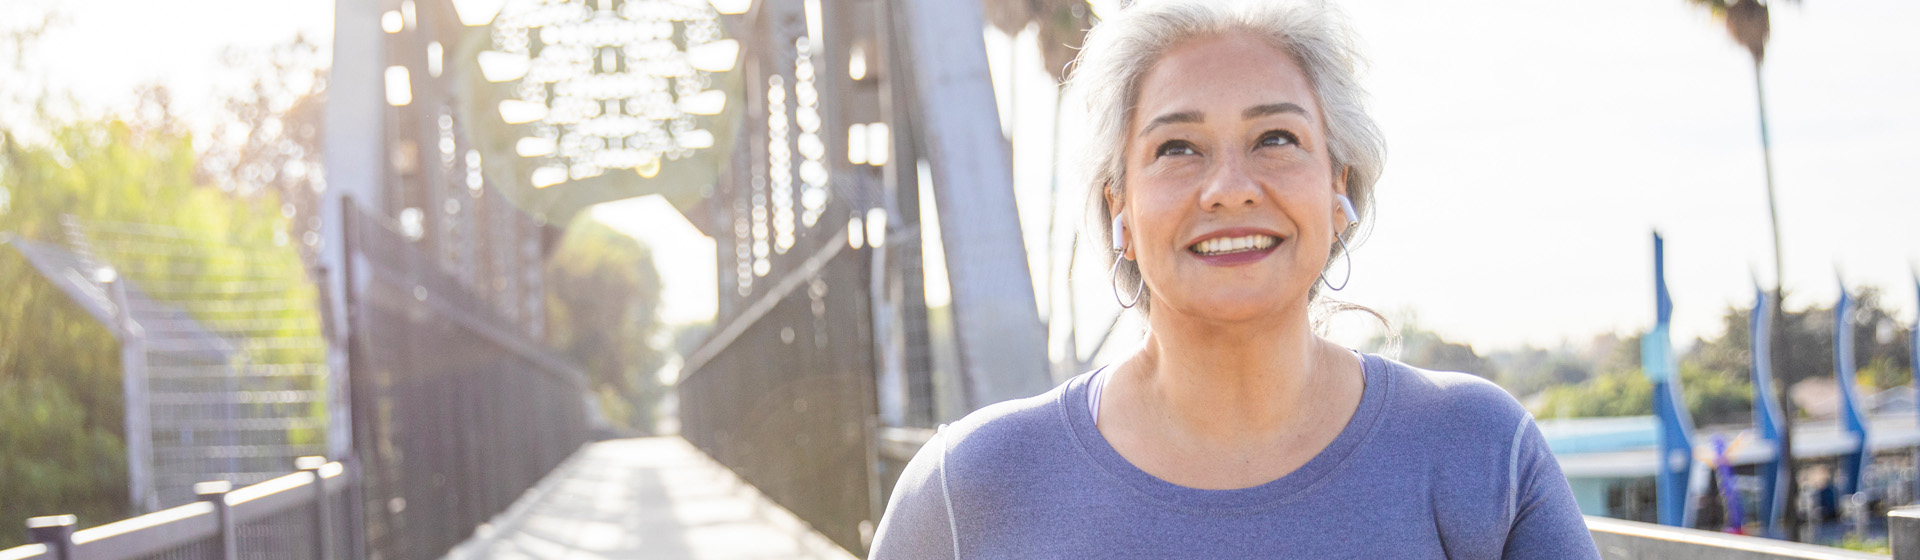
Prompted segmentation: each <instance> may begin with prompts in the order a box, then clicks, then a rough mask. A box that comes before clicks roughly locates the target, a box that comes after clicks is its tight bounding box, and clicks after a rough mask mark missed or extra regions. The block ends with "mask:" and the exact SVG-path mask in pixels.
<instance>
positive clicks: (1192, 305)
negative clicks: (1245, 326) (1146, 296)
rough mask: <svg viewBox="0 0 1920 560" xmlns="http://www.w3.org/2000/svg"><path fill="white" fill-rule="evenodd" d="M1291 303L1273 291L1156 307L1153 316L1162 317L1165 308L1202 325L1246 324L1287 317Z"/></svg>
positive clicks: (1219, 296)
mask: <svg viewBox="0 0 1920 560" xmlns="http://www.w3.org/2000/svg"><path fill="white" fill-rule="evenodd" d="M1154 303H1156V304H1159V303H1160V302H1158V301H1156V302H1154ZM1292 303H1293V302H1290V301H1288V298H1284V297H1281V296H1280V294H1279V293H1278V291H1273V290H1267V291H1260V292H1255V293H1240V294H1226V293H1215V294H1209V295H1208V296H1207V297H1205V298H1200V299H1193V300H1188V301H1180V302H1168V304H1167V305H1165V306H1161V305H1155V306H1154V307H1155V308H1154V313H1156V314H1158V313H1160V310H1161V308H1163V307H1164V308H1167V309H1168V310H1169V311H1171V312H1174V313H1178V314H1180V315H1184V316H1186V317H1189V318H1192V319H1197V320H1200V321H1205V322H1217V323H1244V322H1249V321H1258V320H1261V319H1272V318H1275V317H1277V316H1279V315H1281V314H1282V313H1284V312H1285V310H1286V309H1287V307H1288V306H1289V305H1292Z"/></svg>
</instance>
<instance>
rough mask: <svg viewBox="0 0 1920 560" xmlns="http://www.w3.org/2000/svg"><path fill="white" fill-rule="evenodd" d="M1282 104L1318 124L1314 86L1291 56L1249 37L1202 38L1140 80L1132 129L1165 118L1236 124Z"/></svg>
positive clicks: (1167, 56)
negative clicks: (1261, 108) (1302, 111)
mask: <svg viewBox="0 0 1920 560" xmlns="http://www.w3.org/2000/svg"><path fill="white" fill-rule="evenodd" d="M1280 104H1291V105H1293V106H1296V107H1299V108H1301V109H1303V110H1304V114H1303V116H1305V117H1307V118H1308V120H1313V121H1318V120H1320V119H1319V118H1318V117H1319V113H1320V107H1319V103H1317V102H1316V100H1315V99H1314V95H1313V87H1312V82H1311V80H1309V79H1308V78H1307V75H1306V72H1304V71H1302V70H1301V68H1300V65H1299V63H1298V62H1297V61H1295V60H1294V59H1293V57H1292V56H1291V55H1289V54H1288V53H1287V52H1286V51H1285V50H1282V49H1280V48H1279V47H1276V46H1273V45H1272V44H1271V43H1269V42H1267V41H1264V40H1261V39H1260V38H1259V37H1257V36H1254V35H1251V34H1247V33H1233V34H1227V35H1218V36H1210V37H1200V38H1194V39H1188V40H1185V41H1182V42H1180V43H1177V44H1175V45H1174V46H1173V48H1171V49H1168V50H1167V52H1166V53H1165V54H1163V55H1161V57H1160V59H1159V60H1157V61H1155V62H1154V65H1153V67H1152V68H1150V69H1149V70H1148V71H1147V73H1146V75H1145V76H1143V77H1142V79H1141V81H1140V95H1139V98H1138V101H1137V103H1136V104H1135V110H1134V115H1133V118H1132V119H1131V120H1132V121H1133V126H1131V127H1129V128H1131V129H1134V130H1139V129H1141V128H1142V127H1145V126H1147V125H1148V124H1149V123H1150V122H1152V120H1153V119H1155V118H1157V117H1159V116H1161V115H1166V114H1183V115H1194V114H1197V116H1199V117H1200V120H1207V119H1230V120H1233V121H1238V120H1241V119H1242V118H1243V116H1264V115H1265V114H1272V113H1273V112H1272V111H1264V112H1263V111H1258V108H1260V107H1271V106H1275V105H1280ZM1254 113H1263V114H1260V115H1254ZM1183 120H1191V119H1183Z"/></svg>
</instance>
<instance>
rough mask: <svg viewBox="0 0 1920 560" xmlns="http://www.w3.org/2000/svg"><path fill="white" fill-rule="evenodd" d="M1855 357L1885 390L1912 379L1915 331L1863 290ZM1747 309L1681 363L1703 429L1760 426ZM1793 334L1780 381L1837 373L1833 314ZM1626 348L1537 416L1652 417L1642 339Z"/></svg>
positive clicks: (1805, 320)
mask: <svg viewBox="0 0 1920 560" xmlns="http://www.w3.org/2000/svg"><path fill="white" fill-rule="evenodd" d="M1855 300H1856V302H1857V304H1856V307H1855V312H1854V324H1853V325H1852V326H1851V328H1853V329H1854V344H1855V347H1854V356H1855V360H1856V361H1857V362H1858V364H1859V365H1858V368H1857V370H1856V372H1855V373H1856V374H1857V377H1856V380H1857V381H1858V382H1859V383H1861V384H1862V385H1864V386H1866V387H1868V388H1871V389H1875V390H1883V389H1888V388H1892V387H1897V386H1900V385H1906V384H1908V383H1911V382H1912V381H1913V375H1912V370H1911V368H1910V367H1909V366H1908V365H1906V364H1910V363H1912V362H1911V361H1909V360H1910V358H1909V354H1908V353H1909V352H1911V351H1912V350H1911V349H1910V348H1908V345H1907V344H1905V342H1904V341H1906V340H1907V339H1908V338H1907V337H1908V336H1909V333H1910V332H1911V331H1910V330H1909V329H1910V327H1908V326H1906V325H1903V324H1901V323H1900V322H1899V321H1896V320H1894V319H1893V317H1892V316H1891V315H1890V314H1889V312H1888V311H1887V309H1886V308H1885V307H1884V306H1883V305H1882V304H1881V301H1880V294H1879V291H1878V290H1877V289H1875V288H1872V287H1867V288H1860V289H1858V290H1857V292H1856V295H1855ZM1750 312H1751V310H1750V309H1749V308H1746V307H1732V308H1729V309H1727V312H1726V314H1725V315H1723V316H1722V320H1723V321H1724V322H1725V332H1724V333H1722V334H1721V335H1720V336H1719V337H1716V338H1714V339H1712V340H1696V341H1694V343H1693V346H1692V348H1691V349H1689V350H1688V351H1687V352H1686V353H1685V354H1684V355H1682V356H1681V357H1680V381H1681V386H1682V390H1681V391H1682V394H1683V395H1685V397H1686V399H1687V408H1688V409H1689V410H1690V411H1691V412H1692V413H1693V417H1694V422H1695V423H1697V424H1699V425H1711V424H1744V423H1748V422H1751V421H1752V420H1753V385H1752V381H1751V376H1752V373H1751V369H1750V368H1751V365H1750V364H1751V363H1752V353H1751V349H1750V348H1749V344H1750V343H1749V341H1748V337H1749V334H1748V333H1749V330H1748V328H1747V327H1748V324H1749V323H1748V315H1749V313H1750ZM1776 329H1778V330H1780V331H1781V332H1782V334H1784V335H1785V336H1786V339H1787V341H1786V344H1787V348H1788V350H1787V351H1786V352H1777V353H1776V355H1775V356H1773V360H1774V363H1773V369H1774V372H1775V376H1776V378H1778V379H1781V380H1789V379H1798V380H1811V381H1813V382H1817V381H1818V380H1819V378H1820V377H1821V376H1827V377H1826V378H1827V379H1831V376H1832V373H1833V309H1832V308H1831V307H1827V308H1811V309H1804V310H1800V311H1789V312H1787V313H1786V314H1785V317H1784V319H1783V320H1782V322H1781V324H1780V325H1778V326H1776ZM1632 342H1633V343H1632V344H1622V345H1620V348H1622V349H1630V354H1631V356H1630V359H1626V358H1628V356H1627V355H1626V354H1628V353H1627V352H1623V353H1622V356H1621V358H1623V359H1618V360H1611V361H1610V364H1611V365H1602V367H1601V368H1600V374H1599V375H1598V376H1596V377H1595V378H1594V379H1593V380H1592V381H1589V382H1587V383H1583V384H1579V385H1572V386H1561V387H1554V388H1551V389H1548V390H1547V391H1546V393H1545V394H1544V397H1543V399H1542V400H1541V401H1540V403H1539V404H1538V405H1537V406H1535V410H1534V413H1535V414H1538V415H1541V416H1543V417H1546V416H1565V417H1583V416H1621V415H1634V414H1652V410H1653V408H1652V401H1653V397H1652V395H1653V393H1652V391H1653V389H1652V386H1651V385H1650V384H1649V383H1648V382H1647V380H1646V376H1645V375H1643V374H1642V373H1641V371H1640V369H1639V367H1638V364H1639V347H1640V345H1639V344H1638V342H1639V340H1638V337H1635V338H1634V339H1632Z"/></svg>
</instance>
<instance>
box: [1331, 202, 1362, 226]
mask: <svg viewBox="0 0 1920 560" xmlns="http://www.w3.org/2000/svg"><path fill="white" fill-rule="evenodd" d="M1333 196H1334V197H1335V198H1337V199H1339V200H1340V211H1342V212H1346V213H1347V226H1346V227H1353V225H1354V224H1358V223H1360V213H1358V212H1354V211H1353V199H1351V198H1347V195H1344V194H1335V195H1333ZM1340 229H1346V228H1340Z"/></svg>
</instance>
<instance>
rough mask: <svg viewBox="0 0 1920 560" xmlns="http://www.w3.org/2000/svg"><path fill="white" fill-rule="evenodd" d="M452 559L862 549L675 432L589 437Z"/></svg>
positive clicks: (813, 555)
mask: <svg viewBox="0 0 1920 560" xmlns="http://www.w3.org/2000/svg"><path fill="white" fill-rule="evenodd" d="M448 558H453V559H467V558H499V559H507V560H512V559H524V558H538V559H556V560H599V559H615V558H648V559H652V558H660V559H680V558H687V559H700V560H734V559H743V560H744V559H761V558H767V559H771V558H782V559H786V558H799V559H819V560H828V559H832V560H848V559H852V558H854V556H853V555H852V554H850V553H848V552H847V551H846V550H844V549H842V548H840V547H839V546H837V545H835V544H833V543H832V542H831V541H829V540H827V539H826V537H823V536H821V535H820V534H819V533H817V532H814V531H813V530H812V528H810V527H808V526H807V525H806V524H805V523H802V522H801V521H800V520H799V519H798V518H796V517H794V516H793V514H792V513H790V512H788V511H787V510H786V509H785V508H782V507H780V506H778V505H775V504H774V503H773V502H772V501H771V500H768V499H767V498H766V497H765V496H763V495H761V494H760V492H759V491H758V490H755V489H754V488H753V486H751V485H748V484H746V483H744V482H741V481H740V479H739V478H737V477H735V476H734V474H733V472H732V471H729V470H727V469H726V468H724V467H721V466H720V465H719V464H718V463H715V462H713V461H712V460H711V459H708V458H707V456H706V455H704V454H702V453H700V452H699V451H698V450H695V449H694V448H693V446H692V445H689V444H688V443H687V442H686V440H683V439H680V438H678V437H670V436H669V437H651V438H633V439H619V440H611V441H603V442H598V443H592V444H588V445H587V446H586V447H583V448H581V450H580V451H579V452H577V453H575V454H574V456H573V457H571V458H569V459H567V461H566V462H565V463H562V464H561V465H560V466H559V467H558V468H556V469H554V471H553V473H551V474H549V475H547V478H546V479H545V480H542V481H541V482H540V484H538V485H536V486H534V487H533V488H532V489H531V490H528V491H527V493H526V495H524V496H521V498H520V500H519V501H517V502H515V503H514V504H513V507H511V508H509V509H508V510H507V511H506V512H504V513H502V514H500V515H499V516H498V517H496V518H495V519H494V520H493V522H492V523H488V524H485V525H481V526H480V527H479V528H478V529H476V530H475V531H474V536H473V537H472V538H470V539H468V540H467V541H466V542H464V543H461V545H460V546H458V547H455V548H454V550H453V551H452V552H451V553H450V554H448Z"/></svg>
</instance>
